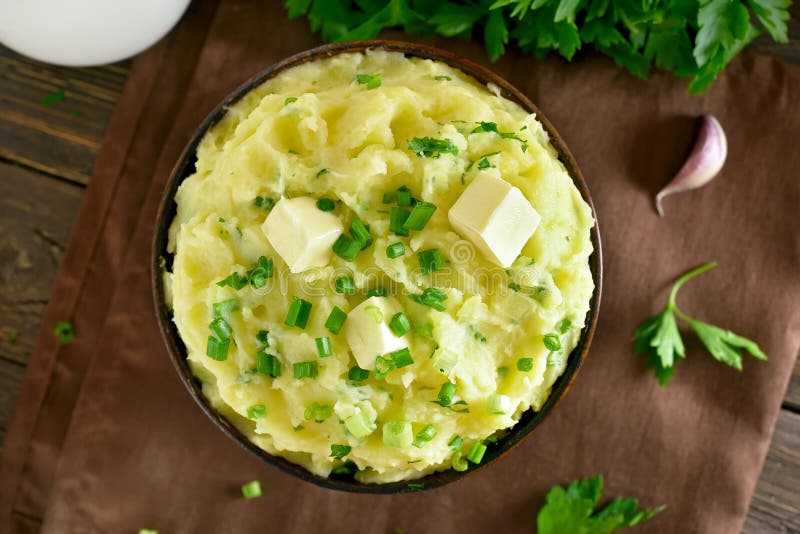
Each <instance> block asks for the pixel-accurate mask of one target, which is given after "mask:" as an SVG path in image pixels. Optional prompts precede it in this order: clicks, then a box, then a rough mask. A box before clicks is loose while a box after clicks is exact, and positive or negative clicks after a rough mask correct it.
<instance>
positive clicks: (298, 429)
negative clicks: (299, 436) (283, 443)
mask: <svg viewBox="0 0 800 534" xmlns="http://www.w3.org/2000/svg"><path fill="white" fill-rule="evenodd" d="M305 429H306V427H304V426H303V425H297V426H293V427H292V430H294V431H295V432H300V431H301V430H305Z"/></svg>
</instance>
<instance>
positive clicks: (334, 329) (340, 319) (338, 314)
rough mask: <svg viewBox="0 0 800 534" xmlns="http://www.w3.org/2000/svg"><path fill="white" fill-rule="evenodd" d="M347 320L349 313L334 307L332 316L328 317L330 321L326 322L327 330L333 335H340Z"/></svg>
mask: <svg viewBox="0 0 800 534" xmlns="http://www.w3.org/2000/svg"><path fill="white" fill-rule="evenodd" d="M346 319H347V313H345V312H344V311H342V309H341V308H339V307H338V306H334V307H333V309H332V310H331V314H330V315H329V316H328V320H327V321H325V328H327V329H328V330H329V331H330V332H331V333H332V334H338V333H339V331H340V330H341V329H342V326H343V325H344V322H345V320H346Z"/></svg>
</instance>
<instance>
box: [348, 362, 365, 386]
mask: <svg viewBox="0 0 800 534" xmlns="http://www.w3.org/2000/svg"><path fill="white" fill-rule="evenodd" d="M367 378H369V371H367V370H366V369H362V368H361V367H359V366H357V365H356V366H353V367H351V368H350V371H349V372H348V373H347V379H348V380H352V381H353V382H363V381H364V380H366V379H367Z"/></svg>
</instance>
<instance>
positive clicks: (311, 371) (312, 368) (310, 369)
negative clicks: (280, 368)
mask: <svg viewBox="0 0 800 534" xmlns="http://www.w3.org/2000/svg"><path fill="white" fill-rule="evenodd" d="M292 367H293V368H294V377H295V378H297V379H298V380H299V379H302V378H316V376H317V375H318V374H319V366H318V365H317V362H297V363H296V364H294V365H293V366H292Z"/></svg>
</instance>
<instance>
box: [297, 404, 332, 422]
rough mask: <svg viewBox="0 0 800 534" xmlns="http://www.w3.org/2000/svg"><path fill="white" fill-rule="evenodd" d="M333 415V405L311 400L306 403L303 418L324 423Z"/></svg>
mask: <svg viewBox="0 0 800 534" xmlns="http://www.w3.org/2000/svg"><path fill="white" fill-rule="evenodd" d="M332 415H333V407H332V406H331V405H330V404H322V403H321V402H312V403H311V404H309V405H308V407H307V408H306V410H305V412H304V413H303V418H305V420H306V421H311V420H313V421H314V422H316V423H324V422H325V421H327V420H328V419H330V417H331V416H332Z"/></svg>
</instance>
